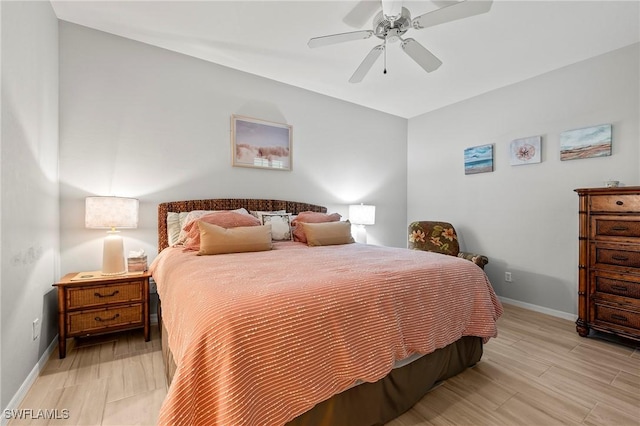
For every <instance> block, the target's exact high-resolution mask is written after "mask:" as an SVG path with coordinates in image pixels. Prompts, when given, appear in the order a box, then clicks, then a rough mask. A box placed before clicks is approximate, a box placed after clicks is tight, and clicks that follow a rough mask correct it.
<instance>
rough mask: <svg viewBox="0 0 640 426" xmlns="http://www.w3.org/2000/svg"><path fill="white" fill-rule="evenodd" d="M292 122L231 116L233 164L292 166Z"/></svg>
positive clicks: (269, 167)
mask: <svg viewBox="0 0 640 426" xmlns="http://www.w3.org/2000/svg"><path fill="white" fill-rule="evenodd" d="M292 131H293V128H292V126H290V125H288V124H281V123H273V122H271V121H265V120H259V119H257V118H249V117H242V116H239V115H232V116H231V155H232V161H233V166H236V167H257V168H261V169H273V170H291V140H292Z"/></svg>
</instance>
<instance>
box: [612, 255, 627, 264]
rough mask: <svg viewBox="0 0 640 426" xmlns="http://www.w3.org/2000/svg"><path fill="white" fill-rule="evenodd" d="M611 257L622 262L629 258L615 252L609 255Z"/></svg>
mask: <svg viewBox="0 0 640 426" xmlns="http://www.w3.org/2000/svg"><path fill="white" fill-rule="evenodd" d="M611 258H612V259H613V260H620V261H622V262H626V261H627V260H629V258H628V257H627V256H617V255H615V254H614V255H613V256H611Z"/></svg>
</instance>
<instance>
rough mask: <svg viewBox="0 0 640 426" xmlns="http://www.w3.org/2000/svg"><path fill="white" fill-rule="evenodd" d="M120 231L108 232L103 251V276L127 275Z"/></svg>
mask: <svg viewBox="0 0 640 426" xmlns="http://www.w3.org/2000/svg"><path fill="white" fill-rule="evenodd" d="M118 234H119V232H118V231H108V232H107V237H106V238H105V239H104V247H103V249H102V271H101V272H102V275H123V274H126V273H127V267H126V265H125V263H124V244H123V242H122V237H121V236H120V235H118Z"/></svg>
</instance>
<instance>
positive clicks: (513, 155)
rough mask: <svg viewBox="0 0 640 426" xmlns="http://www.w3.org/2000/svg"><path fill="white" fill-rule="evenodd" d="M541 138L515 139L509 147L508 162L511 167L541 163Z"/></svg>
mask: <svg viewBox="0 0 640 426" xmlns="http://www.w3.org/2000/svg"><path fill="white" fill-rule="evenodd" d="M541 148H542V136H531V137H528V138H521V139H515V140H512V141H511V145H510V146H509V161H510V163H511V165H512V166H519V165H522V164H534V163H540V162H541V161H542V149H541Z"/></svg>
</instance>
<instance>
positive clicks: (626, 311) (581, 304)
mask: <svg viewBox="0 0 640 426" xmlns="http://www.w3.org/2000/svg"><path fill="white" fill-rule="evenodd" d="M575 191H576V192H577V193H578V196H579V210H578V217H579V235H578V244H579V257H578V320H577V321H576V331H577V332H578V334H580V336H583V337H585V336H587V335H589V330H591V329H593V330H597V331H601V332H606V333H610V334H615V335H618V336H622V337H625V338H629V339H634V340H636V341H640V186H635V187H632V186H629V187H620V188H618V187H611V188H585V189H576V190H575Z"/></svg>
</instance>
